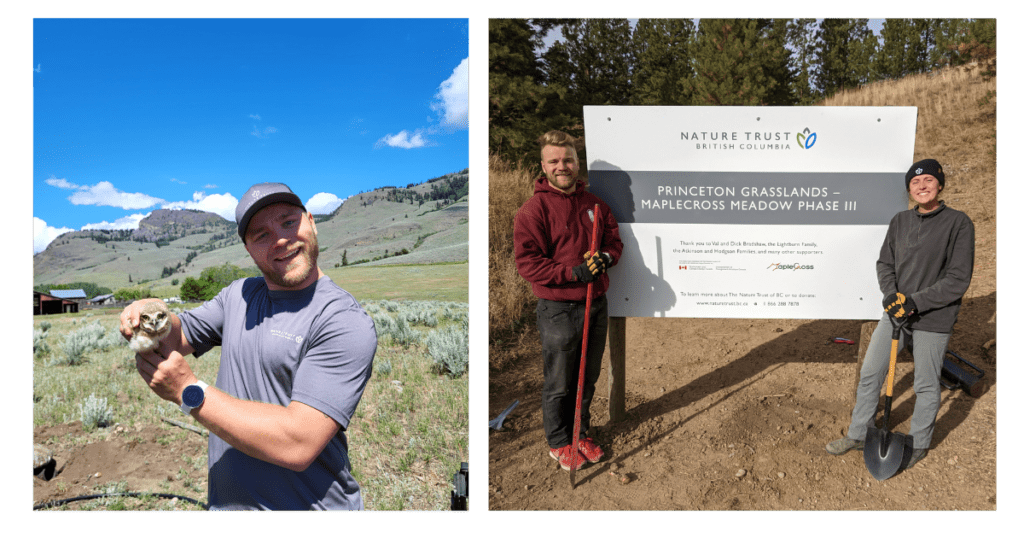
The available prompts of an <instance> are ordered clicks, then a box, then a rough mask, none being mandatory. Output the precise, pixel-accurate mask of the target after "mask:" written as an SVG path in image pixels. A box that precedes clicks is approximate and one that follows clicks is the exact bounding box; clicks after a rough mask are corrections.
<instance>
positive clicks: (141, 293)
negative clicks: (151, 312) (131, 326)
mask: <svg viewBox="0 0 1024 538" xmlns="http://www.w3.org/2000/svg"><path fill="white" fill-rule="evenodd" d="M140 284H141V282H140ZM152 296H153V295H152V294H151V293H150V292H149V289H148V288H141V287H137V286H136V287H133V288H121V289H119V290H117V291H115V292H114V299H115V300H117V301H118V302H121V303H128V302H132V301H138V300H139V299H145V298H147V297H152Z"/></svg>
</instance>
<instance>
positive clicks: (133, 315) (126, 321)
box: [118, 298, 163, 340]
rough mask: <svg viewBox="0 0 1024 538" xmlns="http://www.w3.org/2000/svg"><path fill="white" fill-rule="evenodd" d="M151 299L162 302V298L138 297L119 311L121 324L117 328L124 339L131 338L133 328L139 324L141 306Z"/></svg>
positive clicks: (151, 300)
mask: <svg viewBox="0 0 1024 538" xmlns="http://www.w3.org/2000/svg"><path fill="white" fill-rule="evenodd" d="M153 301H160V302H161V303H162V302H163V300H162V299H156V298H150V299H139V300H138V301H135V302H133V303H132V304H130V305H128V306H126V307H124V310H122V311H121V318H120V321H121V324H120V326H119V327H118V330H119V331H121V336H123V337H124V339H125V340H131V339H132V336H133V335H134V334H135V328H136V327H138V326H139V319H140V317H141V316H140V312H142V306H143V305H145V304H146V303H151V302H153Z"/></svg>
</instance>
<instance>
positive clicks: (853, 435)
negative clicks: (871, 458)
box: [846, 315, 949, 448]
mask: <svg viewBox="0 0 1024 538" xmlns="http://www.w3.org/2000/svg"><path fill="white" fill-rule="evenodd" d="M906 337H907V335H906V331H903V334H901V335H900V343H899V348H898V349H899V350H902V349H903V346H904V345H905V344H906V342H905V340H906ZM947 344H949V333H933V332H927V331H913V337H912V341H911V343H910V345H911V348H912V350H913V352H914V394H915V395H916V396H917V397H916V401H915V402H914V416H913V417H912V418H911V419H910V432H908V433H909V434H910V435H911V436H913V437H914V448H929V447H930V446H931V443H932V431H933V430H934V429H935V417H936V416H938V414H939V403H940V396H941V395H940V392H941V390H942V386H941V385H940V384H939V376H940V375H941V374H942V360H943V358H944V357H945V355H946V345H947ZM891 349H892V323H891V322H890V321H889V316H887V315H885V316H882V319H881V321H879V322H878V327H877V328H876V329H875V333H874V334H872V335H871V343H870V344H868V351H867V353H866V354H865V356H864V366H863V367H862V368H861V369H860V384H859V385H858V386H857V403H856V405H854V407H853V416H852V418H851V419H850V431H849V433H847V434H846V436H847V437H849V438H850V439H858V440H863V439H864V438H865V437H866V436H867V431H868V425H869V424H874V422H873V421H874V419H875V415H876V412H877V410H878V399H879V394H880V392H881V391H882V389H883V387H884V385H885V377H886V375H887V374H888V373H889V354H890V352H891ZM894 383H895V381H894ZM894 396H895V395H894ZM889 431H892V424H890V425H889Z"/></svg>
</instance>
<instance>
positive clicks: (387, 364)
mask: <svg viewBox="0 0 1024 538" xmlns="http://www.w3.org/2000/svg"><path fill="white" fill-rule="evenodd" d="M391 369H392V365H391V360H390V359H384V360H378V361H373V371H374V372H376V373H377V375H382V376H388V375H390V374H391Z"/></svg>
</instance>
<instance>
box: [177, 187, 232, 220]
mask: <svg viewBox="0 0 1024 538" xmlns="http://www.w3.org/2000/svg"><path fill="white" fill-rule="evenodd" d="M237 205H238V198H235V197H234V196H232V195H231V193H226V194H211V195H209V196H207V195H206V193H205V192H202V191H198V192H195V193H193V194H192V200H190V201H186V202H170V203H165V204H164V205H162V206H161V207H162V208H163V209H198V210H200V211H209V212H210V213H216V214H218V215H220V216H222V217H224V218H225V219H228V220H229V221H231V222H235V206H237Z"/></svg>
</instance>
